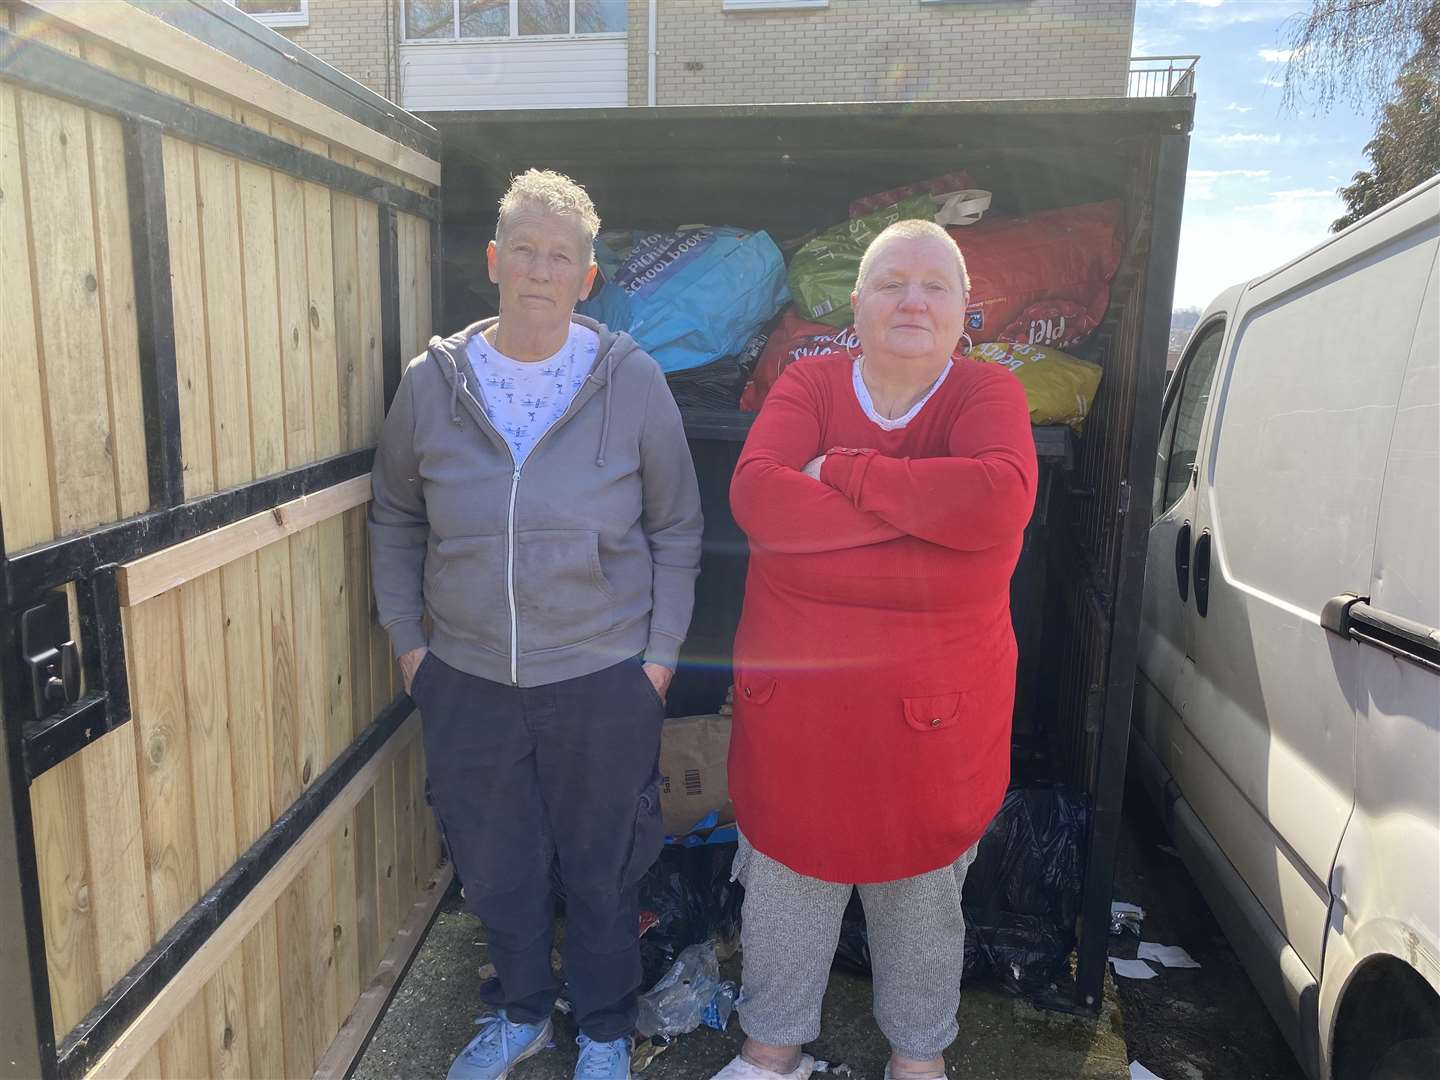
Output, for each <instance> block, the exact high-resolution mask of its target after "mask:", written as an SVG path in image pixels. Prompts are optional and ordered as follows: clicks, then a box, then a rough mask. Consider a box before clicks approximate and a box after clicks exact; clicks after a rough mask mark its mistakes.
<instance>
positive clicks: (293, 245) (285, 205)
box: [273, 173, 315, 469]
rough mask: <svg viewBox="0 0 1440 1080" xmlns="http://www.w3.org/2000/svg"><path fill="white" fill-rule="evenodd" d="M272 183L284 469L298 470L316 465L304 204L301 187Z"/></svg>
mask: <svg viewBox="0 0 1440 1080" xmlns="http://www.w3.org/2000/svg"><path fill="white" fill-rule="evenodd" d="M273 180H274V185H275V251H276V260H277V266H278V267H279V273H278V278H279V282H280V289H279V297H280V356H281V370H282V372H283V376H284V379H283V385H284V395H285V463H286V465H287V466H288V467H289V468H292V469H294V468H298V467H300V466H301V465H308V464H309V463H310V462H312V461H314V460H315V426H314V425H315V416H314V407H313V398H314V388H313V382H312V377H311V372H310V310H309V309H310V305H309V282H308V280H307V278H306V273H305V201H304V192H303V190H302V188H301V184H300V181H298V180H296V179H294V178H293V177H289V176H284V175H282V174H280V173H275V174H273Z"/></svg>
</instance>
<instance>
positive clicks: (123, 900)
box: [76, 725, 153, 993]
mask: <svg viewBox="0 0 1440 1080" xmlns="http://www.w3.org/2000/svg"><path fill="white" fill-rule="evenodd" d="M76 756H77V758H78V759H79V761H80V767H81V770H82V772H83V774H84V785H85V831H86V834H87V836H88V837H89V845H88V847H89V855H90V859H89V862H90V906H91V909H92V910H93V912H94V916H95V941H96V963H97V965H98V969H99V976H100V987H101V992H102V993H104V992H105V991H106V990H109V988H110V987H112V986H114V985H115V984H116V983H117V982H119V981H120V979H121V977H123V976H124V975H125V973H126V972H127V971H129V970H130V968H131V967H133V966H134V965H135V963H136V962H137V961H138V960H139V959H140V958H141V957H142V956H144V955H145V952H146V951H147V950H148V949H149V948H150V945H151V944H152V943H153V938H152V937H151V933H150V890H149V886H148V884H147V882H146V875H145V836H144V825H143V822H142V820H141V811H140V776H139V773H138V772H137V767H136V762H135V733H134V731H133V730H131V728H130V726H129V725H125V726H123V727H119V728H116V729H115V730H114V731H112V732H110V733H109V734H107V735H102V736H101V737H100V738H98V739H96V740H95V742H93V743H92V744H91V745H89V746H87V747H86V748H85V749H84V750H82V751H81V752H80V753H79V754H78V755H76Z"/></svg>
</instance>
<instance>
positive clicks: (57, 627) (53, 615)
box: [20, 592, 80, 720]
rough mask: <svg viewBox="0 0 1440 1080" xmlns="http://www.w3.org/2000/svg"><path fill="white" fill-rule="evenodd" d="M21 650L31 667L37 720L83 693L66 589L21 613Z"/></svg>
mask: <svg viewBox="0 0 1440 1080" xmlns="http://www.w3.org/2000/svg"><path fill="white" fill-rule="evenodd" d="M20 652H21V655H22V656H24V658H25V664H26V666H27V667H28V668H29V669H30V700H31V701H32V702H33V703H34V708H35V719H36V720H44V719H45V718H46V717H47V716H50V715H51V714H52V713H55V712H58V711H59V710H60V709H62V708H64V707H65V706H66V705H69V704H70V703H71V702H73V701H75V700H76V699H77V698H79V697H80V650H79V649H78V648H77V647H76V645H75V642H74V640H72V639H71V637H70V603H69V601H68V599H67V598H66V596H65V594H64V593H63V592H53V593H51V594H50V595H49V597H47V598H46V600H45V602H44V603H43V604H40V605H39V606H38V607H32V608H29V609H27V610H26V611H25V612H23V613H22V614H21V616H20Z"/></svg>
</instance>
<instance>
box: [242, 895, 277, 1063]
mask: <svg viewBox="0 0 1440 1080" xmlns="http://www.w3.org/2000/svg"><path fill="white" fill-rule="evenodd" d="M278 925H279V924H278V921H277V919H276V917H275V910H274V909H273V908H272V909H271V910H269V911H267V912H265V914H264V915H262V916H261V917H260V920H259V921H258V922H257V923H256V924H255V928H254V929H253V930H251V931H250V933H249V934H247V935H246V937H245V940H244V942H243V943H242V944H241V946H240V956H241V964H242V966H243V968H244V972H245V1017H246V1021H247V1022H248V1023H249V1025H250V1069H251V1072H252V1074H253V1075H254V1076H257V1077H272V1076H284V1075H285V1019H284V1016H283V1014H282V1013H281V1000H280V995H279V994H277V993H276V992H275V989H276V987H278V986H279V985H280V939H279V930H278Z"/></svg>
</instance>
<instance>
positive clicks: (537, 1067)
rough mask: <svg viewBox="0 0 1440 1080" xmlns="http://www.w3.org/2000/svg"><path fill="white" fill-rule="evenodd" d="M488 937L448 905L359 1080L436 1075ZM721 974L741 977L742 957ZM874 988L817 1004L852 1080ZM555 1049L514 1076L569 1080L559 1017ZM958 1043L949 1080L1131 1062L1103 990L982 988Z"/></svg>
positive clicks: (676, 1079)
mask: <svg viewBox="0 0 1440 1080" xmlns="http://www.w3.org/2000/svg"><path fill="white" fill-rule="evenodd" d="M485 962H486V954H485V943H484V931H483V928H482V927H481V925H480V923H479V921H478V920H476V919H475V918H474V917H473V916H471V915H468V914H467V913H465V912H464V911H463V910H461V908H460V901H459V898H458V896H457V895H455V894H452V895H451V896H449V897H447V898H446V900H445V902H444V904H443V906H442V908H441V911H440V913H439V915H438V916H437V917H436V920H435V923H434V925H433V926H432V928H431V930H430V933H429V934H428V936H427V937H426V940H425V943H424V944H423V945H422V946H421V948H420V952H419V954H418V955H417V956H416V959H415V962H414V964H413V965H412V966H411V968H410V971H409V972H408V973H407V975H406V977H405V979H404V981H403V982H402V983H401V985H400V988H399V989H398V990H397V992H396V995H395V998H394V1000H393V1001H392V1002H391V1004H390V1007H389V1009H388V1010H387V1011H386V1013H385V1015H384V1017H383V1018H382V1019H381V1022H380V1025H379V1027H378V1028H377V1029H376V1032H375V1035H374V1037H373V1038H372V1039H371V1041H370V1045H369V1046H368V1047H367V1048H366V1051H365V1054H364V1056H363V1057H362V1058H361V1060H360V1062H359V1063H358V1065H357V1067H356V1070H355V1073H354V1076H355V1078H356V1080H390V1078H395V1080H401V1078H403V1080H413V1078H416V1077H428V1076H434V1077H443V1076H444V1075H445V1072H446V1070H447V1069H448V1068H449V1066H450V1062H451V1060H452V1059H453V1058H454V1056H455V1054H456V1053H458V1052H459V1050H460V1048H461V1047H462V1046H464V1045H465V1043H466V1042H467V1041H469V1039H470V1037H471V1036H472V1035H473V1034H474V1019H475V1017H476V1015H478V1013H479V1011H480V1006H479V1004H478V1002H479V996H478V995H479V989H480V982H481V975H480V967H481V965H483V964H484V963H485ZM722 974H723V975H724V976H725V977H727V978H734V979H737V981H738V978H739V960H738V958H736V959H733V960H730V961H727V963H726V964H725V966H724V968H723V969H722ZM870 990H871V986H870V981H869V980H868V979H863V978H857V977H855V976H851V975H844V974H839V973H837V974H835V975H833V976H832V977H831V980H830V988H829V991H828V993H827V994H826V998H825V1012H824V1019H823V1022H822V1031H821V1035H820V1038H819V1039H818V1040H817V1041H816V1042H815V1043H814V1044H812V1045H811V1046H810V1047H808V1049H809V1051H810V1052H811V1053H813V1054H815V1055H816V1056H817V1057H819V1058H824V1059H826V1060H829V1061H831V1062H834V1063H836V1064H841V1063H843V1064H845V1065H848V1066H850V1068H851V1072H850V1074H849V1075H850V1077H852V1078H853V1080H881V1077H882V1076H883V1075H884V1071H885V1061H886V1059H887V1058H888V1057H889V1047H888V1046H887V1045H886V1043H885V1039H884V1037H883V1036H882V1035H881V1034H880V1031H879V1029H878V1028H877V1027H876V1026H875V1021H874V1019H873V1017H872V1016H871V1014H870ZM556 1021H557V1023H556V1031H555V1043H556V1045H555V1048H554V1049H553V1050H548V1051H546V1052H545V1053H543V1054H540V1055H538V1056H537V1057H535V1058H532V1059H531V1060H530V1061H527V1062H525V1063H523V1064H522V1065H520V1066H519V1067H517V1068H516V1069H515V1070H514V1072H513V1073H512V1074H511V1075H512V1078H513V1080H570V1076H571V1073H572V1071H573V1069H574V1067H575V1052H576V1051H575V1044H574V1038H575V1025H574V1022H573V1020H572V1019H571V1018H570V1017H568V1016H557V1017H556ZM959 1022H960V1038H959V1039H958V1040H956V1043H955V1045H954V1046H953V1047H951V1049H950V1052H949V1053H948V1054H946V1056H945V1057H946V1062H947V1064H948V1066H949V1075H950V1076H951V1077H954V1078H956V1080H1125V1078H1127V1077H1128V1076H1129V1066H1128V1061H1129V1059H1128V1058H1127V1057H1126V1053H1125V1037H1124V1032H1123V1028H1122V1025H1121V1019H1120V1010H1119V1005H1118V1002H1117V999H1116V996H1115V993H1114V989H1113V987H1112V986H1110V985H1109V984H1108V982H1107V986H1106V994H1105V1001H1104V1005H1103V1008H1102V1010H1101V1014H1100V1017H1099V1019H1098V1020H1093V1019H1086V1018H1080V1017H1073V1016H1067V1015H1064V1014H1061V1013H1054V1012H1046V1011H1042V1010H1039V1009H1036V1008H1034V1007H1032V1006H1031V1005H1029V1004H1028V1003H1027V1002H1025V1001H1024V1000H1022V999H1019V998H1014V997H1010V996H1007V995H1005V994H1001V993H998V992H996V991H993V990H988V989H984V988H981V987H973V988H967V989H966V990H965V991H964V992H963V993H962V994H961V1000H960V1016H959ZM743 1038H744V1036H743V1034H742V1033H741V1031H740V1026H739V1023H738V1022H737V1021H735V1020H732V1021H731V1022H730V1027H729V1030H728V1031H725V1032H719V1031H713V1030H711V1029H709V1028H704V1027H702V1028H700V1029H699V1030H698V1031H695V1032H693V1033H691V1034H689V1035H683V1036H680V1037H679V1038H677V1039H676V1040H675V1042H674V1044H673V1045H672V1046H671V1047H670V1048H669V1049H667V1050H666V1051H665V1052H664V1053H662V1054H661V1055H660V1056H659V1057H658V1058H656V1059H655V1060H654V1062H653V1063H652V1064H650V1065H649V1067H648V1068H646V1069H645V1071H644V1072H642V1073H639V1074H637V1076H638V1077H639V1078H640V1080H706V1078H708V1077H710V1076H711V1075H713V1074H714V1073H715V1072H716V1071H717V1070H719V1069H720V1068H721V1067H722V1066H723V1065H724V1064H725V1063H726V1062H727V1061H729V1060H730V1058H731V1057H733V1056H734V1055H735V1053H736V1051H737V1050H738V1048H739V1046H740V1043H741V1041H742V1040H743Z"/></svg>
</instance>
